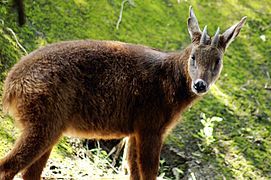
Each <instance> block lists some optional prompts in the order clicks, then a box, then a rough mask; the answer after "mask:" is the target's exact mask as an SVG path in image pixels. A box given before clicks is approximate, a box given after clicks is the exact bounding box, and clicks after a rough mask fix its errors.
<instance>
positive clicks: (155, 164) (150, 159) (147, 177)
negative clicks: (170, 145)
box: [136, 132, 162, 180]
mask: <svg viewBox="0 0 271 180" xmlns="http://www.w3.org/2000/svg"><path fill="white" fill-rule="evenodd" d="M136 144H137V150H138V151H137V155H138V165H139V170H140V177H141V178H140V179H141V180H156V177H157V174H158V168H159V159H160V152H161V147H162V136H161V134H159V133H158V132H144V133H139V134H138V136H137V137H136Z"/></svg>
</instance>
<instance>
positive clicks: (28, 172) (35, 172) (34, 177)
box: [22, 148, 52, 180]
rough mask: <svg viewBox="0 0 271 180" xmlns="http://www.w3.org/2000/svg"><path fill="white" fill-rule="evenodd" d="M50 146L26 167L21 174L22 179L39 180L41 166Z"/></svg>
mask: <svg viewBox="0 0 271 180" xmlns="http://www.w3.org/2000/svg"><path fill="white" fill-rule="evenodd" d="M51 151H52V148H50V149H49V150H48V151H46V152H45V153H44V154H43V155H42V156H41V157H40V158H39V159H38V160H36V161H35V162H34V163H33V164H32V165H31V166H30V167H27V168H26V169H25V170H24V171H23V173H22V175H23V179H24V180H40V177H41V173H42V170H43V168H44V167H45V165H46V162H47V160H48V158H49V156H50V154H51Z"/></svg>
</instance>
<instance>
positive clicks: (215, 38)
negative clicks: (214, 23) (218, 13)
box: [211, 27, 219, 47]
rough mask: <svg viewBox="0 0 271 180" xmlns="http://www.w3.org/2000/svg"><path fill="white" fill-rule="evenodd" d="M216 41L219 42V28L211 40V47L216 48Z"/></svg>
mask: <svg viewBox="0 0 271 180" xmlns="http://www.w3.org/2000/svg"><path fill="white" fill-rule="evenodd" d="M218 41H219V27H218V28H217V30H216V33H215V35H214V38H213V40H212V43H211V46H213V47H217V46H218Z"/></svg>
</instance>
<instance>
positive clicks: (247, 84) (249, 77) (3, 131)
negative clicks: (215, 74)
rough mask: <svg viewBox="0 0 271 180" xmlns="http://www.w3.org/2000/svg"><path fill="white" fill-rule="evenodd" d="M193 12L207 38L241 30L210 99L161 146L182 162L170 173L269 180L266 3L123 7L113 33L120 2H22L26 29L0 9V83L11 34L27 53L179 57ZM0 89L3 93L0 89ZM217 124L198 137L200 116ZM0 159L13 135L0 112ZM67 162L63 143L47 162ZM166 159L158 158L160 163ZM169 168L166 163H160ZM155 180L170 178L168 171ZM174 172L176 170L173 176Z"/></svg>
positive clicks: (12, 45) (270, 48)
mask: <svg viewBox="0 0 271 180" xmlns="http://www.w3.org/2000/svg"><path fill="white" fill-rule="evenodd" d="M189 5H192V6H193V8H194V10H195V13H196V15H197V17H198V20H199V23H200V26H201V27H203V26H204V25H205V24H206V25H208V30H209V34H214V32H215V30H216V28H217V26H220V28H221V29H222V30H225V29H226V28H228V27H229V26H231V25H232V24H234V23H236V22H237V21H238V20H240V19H241V17H243V16H245V15H246V16H248V19H247V23H246V24H245V26H244V28H243V29H242V31H241V33H240V35H239V37H238V38H237V40H236V41H235V42H233V43H232V44H231V45H230V47H229V49H228V50H227V52H226V54H225V57H224V69H223V72H222V74H221V77H220V79H219V81H218V82H217V83H216V86H214V87H213V88H212V89H211V92H210V93H209V94H208V95H207V96H206V97H205V98H203V99H202V100H201V101H200V102H198V103H196V104H195V105H194V106H193V107H192V108H191V109H189V110H188V111H187V112H186V113H184V115H183V118H182V123H180V124H179V125H178V126H177V127H176V128H175V129H174V130H173V132H172V133H171V134H170V136H169V137H168V138H167V140H166V144H167V146H170V147H171V148H174V149H175V150H176V152H178V153H183V154H185V157H186V158H187V161H186V162H185V163H184V164H181V165H179V166H177V165H176V167H175V168H177V169H179V170H180V172H182V173H181V176H184V177H195V178H199V177H206V178H207V179H208V177H209V178H214V179H222V178H224V177H225V178H226V179H270V178H271V164H270V162H271V103H270V102H271V92H270V90H268V89H266V88H265V87H266V86H267V87H270V86H271V79H270V74H271V72H270V69H271V61H270V57H271V41H270V38H271V31H270V12H271V2H270V1H268V0H262V1H256V0H255V1H252V0H251V1H245V0H238V1H237V0H224V1H180V3H177V1H176V0H157V1H150V0H146V1H136V0H135V6H132V5H130V4H129V3H125V6H124V11H123V16H122V21H121V23H120V26H119V29H118V30H117V29H116V23H117V21H118V18H119V11H120V8H121V0H119V1H113V0H107V1H105V0H102V1H90V0H65V1H61V0H40V1H30V0H25V6H26V14H27V23H26V24H25V25H24V26H23V27H18V25H17V19H16V11H15V9H14V8H13V7H12V1H11V0H8V1H0V20H1V23H0V72H1V75H0V80H1V84H0V86H2V82H3V80H4V77H5V75H6V73H7V71H8V70H9V69H10V67H11V66H12V65H13V64H14V63H15V62H16V61H17V60H18V59H19V58H20V57H21V56H23V55H25V53H24V51H22V49H21V48H19V47H18V45H17V43H16V41H15V38H14V36H13V35H12V33H11V31H9V30H8V29H7V28H11V29H12V30H13V31H14V32H15V34H16V36H17V38H18V40H19V42H20V43H21V44H22V45H23V46H24V48H25V49H26V50H27V52H31V51H33V50H34V49H36V48H38V47H40V46H44V45H46V44H48V43H53V42H58V41H64V40H71V39H107V40H119V41H125V42H130V43H136V44H144V45H147V46H152V47H155V48H159V49H162V50H165V51H179V50H180V49H183V48H184V47H185V46H186V45H188V44H189V43H190V39H189V35H188V32H187V27H186V19H187V16H188V7H189ZM1 89H2V88H1ZM201 113H204V114H205V115H206V117H207V118H212V117H214V116H217V117H220V118H222V119H223V120H222V121H221V122H217V123H215V125H214V127H213V132H212V138H213V140H212V143H211V144H209V145H208V146H207V145H206V144H204V141H203V139H202V138H199V137H198V136H197V134H198V133H199V132H200V131H201V130H202V129H204V126H203V125H202V124H201V122H200V119H201V116H200V114H201ZM0 118H1V119H0V144H1V145H0V156H1V157H2V156H3V155H4V154H5V153H6V152H7V151H8V150H9V149H10V148H11V146H12V143H13V142H14V140H15V138H14V134H17V132H16V128H14V126H13V122H12V119H11V118H9V117H7V116H5V115H3V113H2V112H0ZM66 152H70V153H68V154H72V150H71V149H70V146H69V144H67V143H66V141H64V140H63V141H62V142H61V143H60V144H59V145H58V147H57V148H55V151H54V153H53V155H52V157H56V158H61V157H64V156H66ZM162 158H164V157H162ZM165 163H167V164H169V165H170V164H171V162H165ZM166 166H168V165H165V164H163V165H162V167H164V168H162V170H161V173H163V172H164V173H165V175H166V177H168V178H169V179H170V178H173V175H172V171H171V169H172V166H169V167H170V168H167V167H166ZM175 170H176V169H175Z"/></svg>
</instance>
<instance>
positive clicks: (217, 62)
mask: <svg viewBox="0 0 271 180" xmlns="http://www.w3.org/2000/svg"><path fill="white" fill-rule="evenodd" d="M219 63H220V58H217V59H216V61H215V65H214V68H213V70H215V69H217V67H218V65H219Z"/></svg>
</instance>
